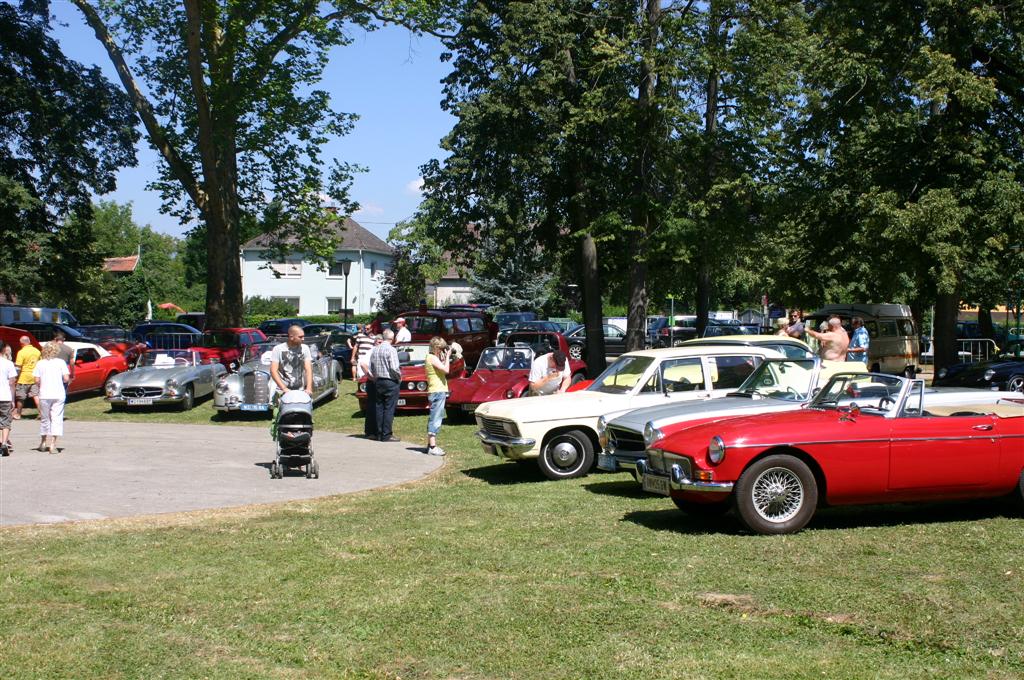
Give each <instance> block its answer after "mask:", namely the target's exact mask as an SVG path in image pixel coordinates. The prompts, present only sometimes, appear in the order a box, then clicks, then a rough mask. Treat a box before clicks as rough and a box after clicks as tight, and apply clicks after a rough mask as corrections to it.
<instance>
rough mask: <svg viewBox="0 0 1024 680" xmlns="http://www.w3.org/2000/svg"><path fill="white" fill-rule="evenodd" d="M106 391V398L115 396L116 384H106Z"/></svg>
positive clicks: (111, 382) (112, 382)
mask: <svg viewBox="0 0 1024 680" xmlns="http://www.w3.org/2000/svg"><path fill="white" fill-rule="evenodd" d="M106 390H107V396H108V397H114V396H117V383H116V382H114V381H110V382H108V383H107V385H106Z"/></svg>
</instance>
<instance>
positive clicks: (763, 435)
mask: <svg viewBox="0 0 1024 680" xmlns="http://www.w3.org/2000/svg"><path fill="white" fill-rule="evenodd" d="M840 416H841V414H840V413H839V412H838V411H835V410H831V409H830V410H819V409H813V410H812V409H799V410H794V411H787V412H784V413H761V414H757V415H749V416H739V417H735V418H727V419H723V420H714V421H710V422H708V421H702V422H701V423H700V424H696V425H694V426H692V427H686V428H683V429H682V430H679V431H677V432H674V433H673V434H671V435H669V436H668V437H666V438H665V439H663V440H662V441H661V442H660V444H659V445H658V448H661V449H664V450H666V451H673V452H677V453H686V454H692V453H693V451H692V450H691V449H694V447H696V448H697V449H700V450H703V449H704V448H706V447H707V444H708V442H709V441H711V438H712V437H721V438H722V439H723V440H724V441H725V444H726V446H737V445H743V444H757V445H759V446H760V445H771V444H774V443H785V444H789V443H794V442H801V441H805V440H810V439H814V440H817V441H828V440H830V439H834V438H841V437H843V436H848V431H847V430H848V428H847V429H844V428H842V427H841V425H842V423H841V421H840ZM860 417H861V418H870V419H872V420H879V421H881V420H882V418H881V416H871V415H861V416H860Z"/></svg>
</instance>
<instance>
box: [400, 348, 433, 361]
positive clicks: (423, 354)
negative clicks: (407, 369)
mask: <svg viewBox="0 0 1024 680" xmlns="http://www.w3.org/2000/svg"><path fill="white" fill-rule="evenodd" d="M397 349H398V363H399V364H401V365H402V366H418V365H421V364H423V363H424V362H425V361H426V360H427V353H428V352H429V351H430V345H402V346H401V347H398V348H397Z"/></svg>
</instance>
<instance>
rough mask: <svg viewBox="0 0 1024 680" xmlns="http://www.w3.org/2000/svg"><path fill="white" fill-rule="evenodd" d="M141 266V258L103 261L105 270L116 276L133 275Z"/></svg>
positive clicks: (118, 258) (109, 258)
mask: <svg viewBox="0 0 1024 680" xmlns="http://www.w3.org/2000/svg"><path fill="white" fill-rule="evenodd" d="M138 266H139V256H138V255H129V256H128V257H108V258H105V259H104V260H103V270H104V271H108V272H112V273H114V274H131V273H132V272H133V271H135V268H136V267H138Z"/></svg>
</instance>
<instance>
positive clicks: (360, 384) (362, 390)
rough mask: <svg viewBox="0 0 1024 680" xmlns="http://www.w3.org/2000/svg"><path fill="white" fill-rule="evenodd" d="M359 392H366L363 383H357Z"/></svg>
mask: <svg viewBox="0 0 1024 680" xmlns="http://www.w3.org/2000/svg"><path fill="white" fill-rule="evenodd" d="M359 391H360V392H363V393H365V392H366V383H364V382H361V383H359Z"/></svg>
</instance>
